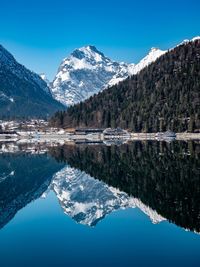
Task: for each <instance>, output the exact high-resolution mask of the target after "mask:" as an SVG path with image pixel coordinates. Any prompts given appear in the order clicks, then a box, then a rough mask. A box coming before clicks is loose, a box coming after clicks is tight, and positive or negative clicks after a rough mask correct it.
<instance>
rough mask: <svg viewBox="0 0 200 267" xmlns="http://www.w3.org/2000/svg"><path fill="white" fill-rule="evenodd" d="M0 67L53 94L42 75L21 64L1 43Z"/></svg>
mask: <svg viewBox="0 0 200 267" xmlns="http://www.w3.org/2000/svg"><path fill="white" fill-rule="evenodd" d="M0 67H1V68H6V69H8V70H9V71H11V72H12V74H13V75H16V76H17V77H18V78H20V79H25V80H27V81H29V82H30V83H36V84H37V85H38V86H39V87H40V88H41V89H43V90H44V91H45V92H46V93H48V94H49V95H51V93H50V90H49V87H48V86H47V84H46V83H45V82H44V81H43V79H41V77H40V76H39V75H38V74H36V73H34V72H32V71H30V70H28V69H27V68H25V67H24V66H23V65H21V64H19V63H18V62H17V61H16V60H15V58H14V57H13V56H12V54H10V53H9V52H8V51H7V50H6V49H5V48H4V47H3V46H1V45H0Z"/></svg>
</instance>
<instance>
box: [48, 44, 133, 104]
mask: <svg viewBox="0 0 200 267" xmlns="http://www.w3.org/2000/svg"><path fill="white" fill-rule="evenodd" d="M133 67H134V65H129V64H126V63H118V62H114V61H112V60H110V59H109V58H107V57H105V56H104V54H103V53H101V52H100V51H98V50H97V49H96V47H94V46H86V47H82V48H79V49H76V50H74V52H73V53H72V54H71V55H70V56H69V58H65V59H64V60H63V61H62V63H61V65H60V67H59V69H58V73H57V75H56V77H55V79H54V81H53V83H52V86H51V91H52V94H53V96H54V98H55V99H56V100H58V101H60V102H61V103H63V104H65V105H67V106H68V105H73V104H76V103H78V102H80V101H83V100H85V99H87V98H89V97H90V96H92V95H94V94H95V93H98V92H99V91H101V90H102V89H104V88H105V87H106V86H107V85H112V84H114V83H116V82H118V81H120V80H123V79H125V78H126V77H128V75H130V74H131V73H132V71H133Z"/></svg>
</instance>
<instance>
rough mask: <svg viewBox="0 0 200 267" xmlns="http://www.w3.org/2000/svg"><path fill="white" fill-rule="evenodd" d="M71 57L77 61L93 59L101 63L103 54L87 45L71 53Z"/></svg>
mask: <svg viewBox="0 0 200 267" xmlns="http://www.w3.org/2000/svg"><path fill="white" fill-rule="evenodd" d="M71 56H72V57H75V58H78V59H79V60H81V59H83V58H89V59H94V60H96V61H102V58H104V57H105V56H104V54H103V53H102V52H100V51H99V50H98V49H97V48H96V47H95V46H93V45H87V46H83V47H80V48H77V49H75V50H74V51H73V52H72V54H71Z"/></svg>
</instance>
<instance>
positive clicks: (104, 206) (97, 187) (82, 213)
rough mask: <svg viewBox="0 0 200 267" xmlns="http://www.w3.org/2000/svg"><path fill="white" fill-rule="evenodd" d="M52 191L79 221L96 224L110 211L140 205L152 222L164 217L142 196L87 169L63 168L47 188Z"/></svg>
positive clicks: (65, 208)
mask: <svg viewBox="0 0 200 267" xmlns="http://www.w3.org/2000/svg"><path fill="white" fill-rule="evenodd" d="M51 189H52V190H53V191H54V192H55V193H56V196H57V198H58V199H59V202H60V205H61V207H62V209H63V211H64V212H65V213H66V214H67V215H69V216H70V217H71V218H73V219H74V220H75V221H76V222H78V223H81V224H84V225H89V226H94V225H96V224H97V223H98V221H100V220H102V219H103V218H104V217H105V216H106V215H107V214H109V213H111V212H113V211H115V210H118V209H125V208H136V207H137V208H139V209H140V210H142V211H143V212H144V213H145V214H146V215H147V216H149V217H150V219H151V221H152V222H153V223H159V222H161V221H163V220H165V218H163V217H162V216H160V215H159V214H158V213H157V212H156V211H154V210H152V209H151V208H150V207H147V206H146V205H144V204H143V203H142V202H141V201H140V200H139V199H137V198H133V197H129V196H128V195H127V194H126V193H124V192H120V191H119V190H118V189H116V188H114V187H110V186H108V185H107V184H105V183H103V182H102V181H99V180H96V179H94V178H93V177H91V176H90V175H88V174H86V173H85V172H81V171H80V170H77V169H74V168H71V167H69V166H67V167H64V168H63V169H62V170H60V171H59V172H57V173H56V174H55V175H54V176H53V180H52V183H51V185H50V187H49V189H48V190H51ZM45 196H46V194H44V196H43V197H45Z"/></svg>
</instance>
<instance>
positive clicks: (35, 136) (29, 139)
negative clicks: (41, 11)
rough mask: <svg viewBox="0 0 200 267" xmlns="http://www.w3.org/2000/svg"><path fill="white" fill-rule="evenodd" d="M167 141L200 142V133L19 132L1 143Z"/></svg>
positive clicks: (1, 139) (4, 136)
mask: <svg viewBox="0 0 200 267" xmlns="http://www.w3.org/2000/svg"><path fill="white" fill-rule="evenodd" d="M145 140H147V141H148V140H152V141H153V140H155V141H166V142H170V141H173V140H177V141H190V140H196V141H200V133H176V137H175V138H170V137H157V136H156V133H130V135H129V136H128V137H127V136H117V135H116V136H104V135H102V134H92V135H91V134H72V133H70V132H65V133H63V132H62V133H59V132H48V133H44V132H40V133H34V132H33V133H30V132H25V131H24V132H18V133H17V134H15V135H8V134H7V135H6V134H4V135H1V134H0V142H19V143H34V142H38V143H40V142H41V143H43V142H44V143H45V142H52V143H68V142H69V143H70V142H74V143H103V142H113V143H114V142H116V143H117V142H122V143H125V142H129V141H145Z"/></svg>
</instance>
